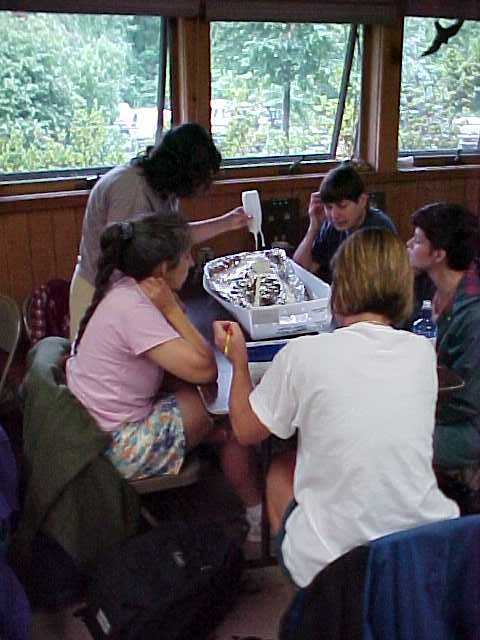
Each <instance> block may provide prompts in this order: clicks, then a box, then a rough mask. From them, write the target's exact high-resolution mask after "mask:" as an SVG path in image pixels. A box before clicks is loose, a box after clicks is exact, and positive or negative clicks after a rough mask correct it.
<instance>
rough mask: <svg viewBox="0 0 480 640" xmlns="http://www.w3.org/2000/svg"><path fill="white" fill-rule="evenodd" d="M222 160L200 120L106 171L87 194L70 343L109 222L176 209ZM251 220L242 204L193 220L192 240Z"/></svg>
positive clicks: (73, 290)
mask: <svg viewBox="0 0 480 640" xmlns="http://www.w3.org/2000/svg"><path fill="white" fill-rule="evenodd" d="M221 160H222V156H221V155H220V153H219V151H218V150H217V148H216V147H215V144H214V143H213V140H212V137H211V135H210V134H209V133H208V132H207V131H206V130H205V129H204V128H203V127H201V126H200V125H199V124H194V123H187V124H182V125H180V126H178V127H175V128H173V129H170V130H169V131H166V132H165V133H164V135H163V137H162V139H161V141H160V143H159V144H158V145H156V146H154V147H151V148H150V149H147V152H146V153H145V154H144V155H140V156H138V157H137V158H134V159H133V160H131V161H130V162H129V163H127V164H125V165H121V166H119V167H115V168H114V169H112V170H111V171H108V173H106V174H105V175H104V176H102V178H101V179H100V180H99V181H98V182H97V183H96V185H95V186H94V187H93V189H92V191H91V193H90V196H89V198H88V202H87V208H86V211H85V216H84V219H83V228H82V238H81V241H80V250H79V257H78V264H77V266H76V269H75V272H74V274H73V278H72V284H71V287H70V337H71V340H72V341H73V339H74V338H75V336H76V334H77V330H78V327H79V324H80V320H81V319H82V316H83V314H84V313H85V310H86V308H87V307H88V305H89V304H90V302H91V299H92V296H93V289H94V283H95V273H96V269H97V261H98V257H99V255H100V235H101V233H102V231H103V230H104V228H105V227H106V226H107V224H109V223H110V222H119V221H127V220H131V219H132V218H133V217H135V216H136V215H138V214H139V213H158V214H160V215H161V214H166V213H169V212H171V211H177V210H178V199H179V198H184V197H185V198H192V197H195V196H196V195H202V194H203V193H205V192H206V191H207V190H208V188H209V186H210V184H211V182H212V180H213V178H214V176H215V174H216V173H217V172H218V170H219V168H220V162H221ZM247 223H248V217H247V215H246V214H245V211H244V210H243V208H242V207H236V208H235V209H233V210H232V211H229V212H228V213H225V214H224V215H222V216H219V217H217V218H211V219H208V220H202V221H199V222H191V223H190V227H191V235H192V242H193V244H198V243H200V242H203V241H205V240H208V239H209V238H211V237H213V236H216V235H218V234H220V233H224V232H226V231H233V230H235V229H240V228H242V227H244V226H246V225H247Z"/></svg>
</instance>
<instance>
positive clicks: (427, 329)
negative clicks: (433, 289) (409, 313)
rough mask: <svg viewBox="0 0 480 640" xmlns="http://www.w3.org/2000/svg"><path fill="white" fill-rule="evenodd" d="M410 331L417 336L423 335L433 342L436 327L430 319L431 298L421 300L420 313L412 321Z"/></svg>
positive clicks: (435, 335)
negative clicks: (419, 315) (417, 317)
mask: <svg viewBox="0 0 480 640" xmlns="http://www.w3.org/2000/svg"><path fill="white" fill-rule="evenodd" d="M412 331H413V333H416V334H417V335H419V336H424V337H425V338H428V339H429V340H431V341H432V342H435V339H436V337H437V327H436V326H435V323H434V322H433V320H432V301H431V300H424V301H423V302H422V315H421V317H420V318H419V319H418V320H415V322H414V323H413V328H412Z"/></svg>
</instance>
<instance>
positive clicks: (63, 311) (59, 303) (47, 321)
mask: <svg viewBox="0 0 480 640" xmlns="http://www.w3.org/2000/svg"><path fill="white" fill-rule="evenodd" d="M69 293H70V282H68V281H67V280H62V279H59V278H57V279H54V280H49V281H48V282H47V283H46V284H41V285H38V286H37V287H35V289H34V290H33V291H32V293H31V295H30V296H29V297H28V298H26V300H25V301H24V303H23V324H24V326H25V331H26V333H27V337H28V339H29V341H30V343H31V345H32V346H33V345H34V344H35V343H36V342H38V341H39V340H41V339H42V338H46V337H47V336H60V337H62V338H68V339H69V338H70V326H69V325H70V318H69Z"/></svg>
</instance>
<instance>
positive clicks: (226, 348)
mask: <svg viewBox="0 0 480 640" xmlns="http://www.w3.org/2000/svg"><path fill="white" fill-rule="evenodd" d="M226 332H227V337H226V338H225V346H224V347H223V355H224V356H226V357H227V356H228V349H229V347H230V339H231V337H232V326H231V325H230V324H229V325H228V327H227V329H226Z"/></svg>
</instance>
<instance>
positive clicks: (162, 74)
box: [0, 9, 174, 194]
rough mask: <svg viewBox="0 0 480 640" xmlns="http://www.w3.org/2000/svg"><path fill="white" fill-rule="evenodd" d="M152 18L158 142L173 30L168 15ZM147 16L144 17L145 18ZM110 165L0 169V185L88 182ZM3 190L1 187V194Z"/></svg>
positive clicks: (123, 13)
mask: <svg viewBox="0 0 480 640" xmlns="http://www.w3.org/2000/svg"><path fill="white" fill-rule="evenodd" d="M10 10H11V9H5V10H4V9H1V11H10ZM46 12H48V11H41V10H38V9H37V10H35V11H31V13H33V14H36V13H46ZM54 13H57V14H60V15H69V14H72V13H75V11H67V10H65V11H55V12H54ZM79 13H80V14H82V13H83V14H86V15H101V14H100V13H99V12H98V11H92V12H91V13H89V12H87V11H79ZM110 14H111V15H118V16H125V15H129V16H133V15H143V14H140V13H135V12H130V13H128V12H125V11H123V12H122V11H119V13H113V12H110ZM148 15H149V16H150V17H152V18H160V34H159V35H160V44H161V47H159V49H158V83H157V88H156V95H157V102H156V107H157V127H156V130H155V142H157V141H158V140H159V138H160V136H161V134H162V131H163V129H164V121H163V111H164V108H165V96H166V86H167V85H166V82H167V80H168V81H169V83H170V101H171V103H173V101H174V95H173V82H172V78H167V66H168V56H169V55H170V67H172V65H171V59H172V48H173V47H172V31H171V29H169V22H170V21H171V18H168V17H167V16H164V15H160V16H159V15H154V14H148ZM148 15H147V17H148ZM171 112H172V123H173V122H174V108H173V104H172V105H171ZM112 168H113V166H112V165H101V166H93V167H77V168H65V169H42V170H39V171H16V172H10V173H2V172H0V187H1V185H5V184H6V185H9V184H19V183H20V184H26V185H29V184H32V183H33V184H42V183H43V182H44V181H49V180H55V181H56V180H59V181H61V180H68V179H70V178H75V179H77V180H82V179H86V180H87V184H88V182H89V181H90V182H91V181H92V176H93V177H95V179H98V177H100V176H101V175H103V174H105V173H107V172H108V171H110V169H112ZM2 191H3V190H0V194H1V193H2Z"/></svg>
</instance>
